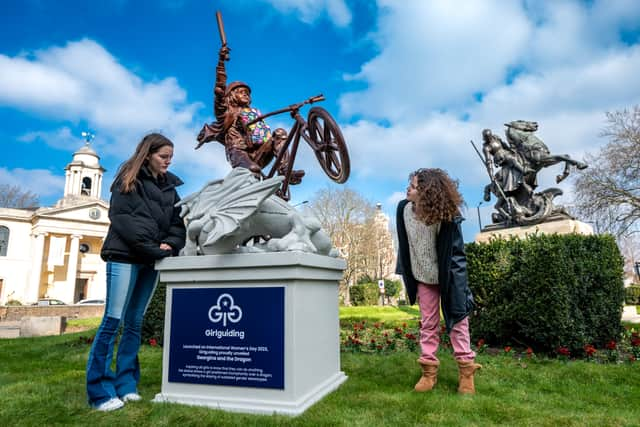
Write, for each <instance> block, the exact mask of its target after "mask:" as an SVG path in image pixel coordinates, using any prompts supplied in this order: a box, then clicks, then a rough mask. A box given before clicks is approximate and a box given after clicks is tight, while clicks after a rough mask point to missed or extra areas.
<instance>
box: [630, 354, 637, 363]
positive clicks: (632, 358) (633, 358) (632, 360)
mask: <svg viewBox="0 0 640 427" xmlns="http://www.w3.org/2000/svg"><path fill="white" fill-rule="evenodd" d="M635 361H636V357H635V356H634V355H633V354H630V355H629V362H635Z"/></svg>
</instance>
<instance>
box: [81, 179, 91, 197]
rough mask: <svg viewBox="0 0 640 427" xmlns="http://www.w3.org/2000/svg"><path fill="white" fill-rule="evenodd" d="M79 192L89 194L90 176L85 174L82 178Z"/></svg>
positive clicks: (84, 194)
mask: <svg viewBox="0 0 640 427" xmlns="http://www.w3.org/2000/svg"><path fill="white" fill-rule="evenodd" d="M80 194H82V195H83V196H90V195H91V178H89V177H87V176H85V177H84V178H82V189H81V190H80Z"/></svg>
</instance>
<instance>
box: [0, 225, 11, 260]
mask: <svg viewBox="0 0 640 427" xmlns="http://www.w3.org/2000/svg"><path fill="white" fill-rule="evenodd" d="M7 248H9V229H8V228H7V227H5V226H4V225H0V256H7Z"/></svg>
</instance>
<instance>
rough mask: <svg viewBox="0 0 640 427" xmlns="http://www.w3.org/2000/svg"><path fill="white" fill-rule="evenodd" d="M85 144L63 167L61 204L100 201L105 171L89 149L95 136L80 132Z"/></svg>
mask: <svg viewBox="0 0 640 427" xmlns="http://www.w3.org/2000/svg"><path fill="white" fill-rule="evenodd" d="M82 136H83V137H84V139H85V144H84V146H83V147H81V148H80V149H79V150H78V151H76V152H75V153H73V160H72V161H71V163H69V164H68V165H67V167H65V171H66V177H65V184H64V197H63V199H62V200H61V201H62V202H63V203H62V204H69V203H73V202H80V201H85V200H87V199H100V194H101V190H102V175H103V174H104V171H105V169H104V168H103V167H102V166H100V156H98V154H96V152H95V151H93V149H92V148H91V140H92V139H93V138H94V136H95V135H92V134H91V133H89V132H82Z"/></svg>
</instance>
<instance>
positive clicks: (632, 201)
mask: <svg viewBox="0 0 640 427" xmlns="http://www.w3.org/2000/svg"><path fill="white" fill-rule="evenodd" d="M606 116H607V126H606V127H605V129H604V130H603V131H602V132H601V134H600V135H601V136H603V137H606V138H608V139H609V142H608V143H607V145H606V146H604V147H603V148H602V149H601V150H600V151H599V152H598V153H597V154H595V155H590V156H588V158H587V162H588V163H589V165H590V167H589V168H588V169H585V170H583V171H581V172H580V174H579V176H578V177H577V178H576V180H575V182H574V185H575V193H576V207H575V208H576V211H577V213H578V214H579V215H581V216H582V217H584V218H585V219H586V220H590V221H592V222H593V223H594V224H595V225H596V231H598V232H603V231H607V232H611V233H613V234H615V235H616V236H623V235H629V234H632V233H634V232H637V231H639V230H638V224H639V223H638V220H639V219H640V106H638V105H636V106H634V107H633V108H632V109H631V110H627V109H624V110H622V111H614V112H607V113H606Z"/></svg>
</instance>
